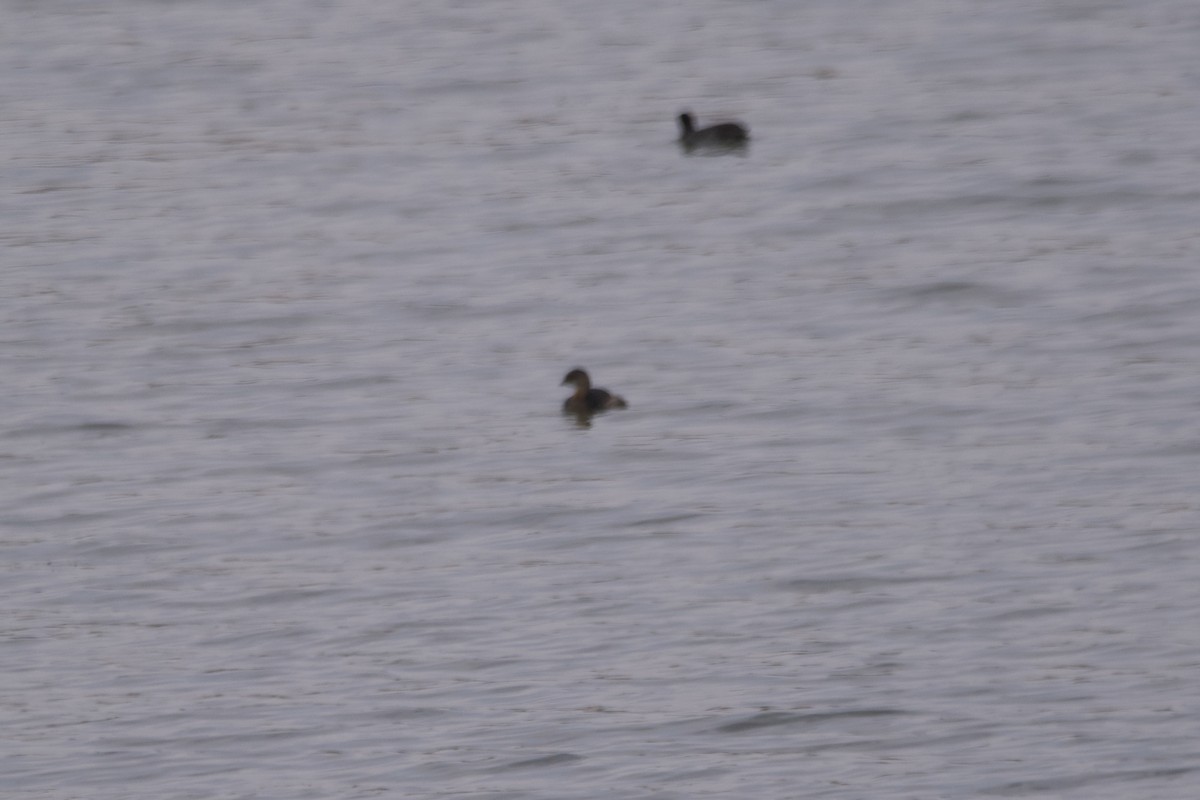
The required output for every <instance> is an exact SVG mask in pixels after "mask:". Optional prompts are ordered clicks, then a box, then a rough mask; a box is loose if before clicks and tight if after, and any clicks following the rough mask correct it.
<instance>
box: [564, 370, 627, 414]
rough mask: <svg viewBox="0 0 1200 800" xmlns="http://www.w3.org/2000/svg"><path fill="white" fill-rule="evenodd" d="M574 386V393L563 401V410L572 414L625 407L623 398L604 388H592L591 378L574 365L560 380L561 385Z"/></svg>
mask: <svg viewBox="0 0 1200 800" xmlns="http://www.w3.org/2000/svg"><path fill="white" fill-rule="evenodd" d="M568 384H569V385H571V386H574V387H575V394H573V395H571V396H570V397H568V398H567V399H566V400H564V401H563V411H570V412H572V413H574V414H594V413H596V412H597V411H607V410H608V409H610V408H626V407H627V405H628V404H627V403H626V402H625V398H623V397H618V396H617V395H615V394H612V393H610V392H609V391H608V390H606V389H593V388H592V379H591V378H589V377H588V374H587V373H586V372H584V371H583V370H582V369H579V368H578V367H576V368H575V369H573V370H571V371H570V372H568V373H567V376H566V377H565V378H563V380H562V384H561V385H562V386H567V385H568Z"/></svg>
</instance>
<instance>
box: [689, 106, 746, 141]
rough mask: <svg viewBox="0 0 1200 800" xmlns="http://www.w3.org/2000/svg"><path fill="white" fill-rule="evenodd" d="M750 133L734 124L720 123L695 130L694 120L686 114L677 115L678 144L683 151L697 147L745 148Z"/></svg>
mask: <svg viewBox="0 0 1200 800" xmlns="http://www.w3.org/2000/svg"><path fill="white" fill-rule="evenodd" d="M749 140H750V133H749V132H748V131H747V130H746V129H745V127H743V126H742V125H740V124H738V123H736V122H721V123H718V124H716V125H710V126H709V127H707V128H701V129H700V130H696V123H695V120H693V119H692V115H691V114H689V113H688V112H686V111H685V112H683V113H682V114H680V115H679V144H681V145H683V148H684V149H685V150H695V149H696V148H699V147H705V148H714V149H716V148H721V149H726V150H731V149H734V148H739V147H745V146H746V142H747V141H749Z"/></svg>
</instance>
